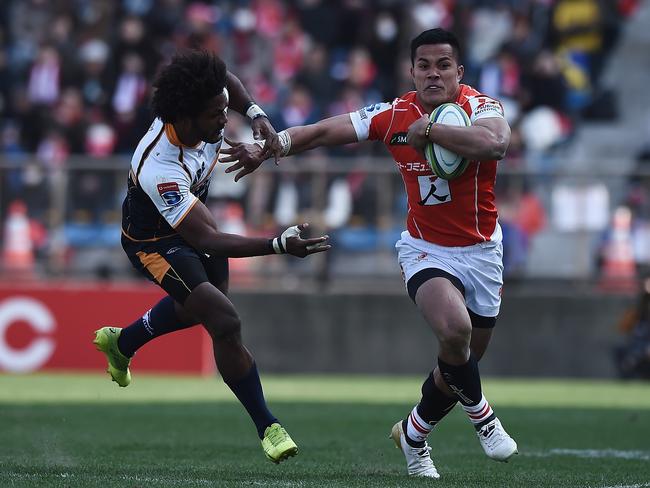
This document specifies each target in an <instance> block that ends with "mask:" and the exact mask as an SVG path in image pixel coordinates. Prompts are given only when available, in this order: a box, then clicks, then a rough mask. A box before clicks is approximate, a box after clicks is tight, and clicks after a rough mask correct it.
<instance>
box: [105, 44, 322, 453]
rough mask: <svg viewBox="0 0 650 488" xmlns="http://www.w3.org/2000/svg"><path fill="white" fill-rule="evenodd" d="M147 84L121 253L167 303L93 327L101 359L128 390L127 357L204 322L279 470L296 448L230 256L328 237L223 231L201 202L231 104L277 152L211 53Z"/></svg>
mask: <svg viewBox="0 0 650 488" xmlns="http://www.w3.org/2000/svg"><path fill="white" fill-rule="evenodd" d="M153 86H154V93H153V99H152V109H153V113H154V116H155V117H156V118H155V120H154V122H153V123H152V124H151V127H150V128H149V131H148V132H147V133H146V134H145V135H144V137H143V138H142V140H141V141H140V143H139V144H138V147H137V148H136V150H135V153H134V155H133V158H132V160H131V170H130V172H129V177H128V193H127V196H126V198H125V200H124V204H123V207H122V214H123V215H122V246H123V248H124V250H125V252H126V254H127V255H128V257H129V259H130V260H131V263H132V264H133V266H134V267H135V268H136V269H138V270H139V271H140V272H141V273H142V274H144V275H145V276H146V277H147V278H149V279H150V280H152V281H153V282H155V283H156V284H158V285H159V286H160V287H161V288H162V289H163V290H165V292H167V295H168V296H167V297H165V298H163V299H162V300H161V301H160V302H159V303H157V304H156V305H155V306H154V307H152V308H151V309H150V310H148V311H147V312H146V313H145V314H144V315H143V316H142V317H141V318H139V319H137V320H136V321H135V322H134V323H133V324H131V325H129V326H128V327H125V328H123V329H122V328H118V327H103V328H101V329H99V330H98V331H96V335H95V340H94V343H95V345H96V347H97V349H98V350H100V351H102V352H103V353H104V354H105V355H106V357H107V359H108V372H109V373H110V375H111V377H112V379H113V380H114V381H116V382H117V383H118V385H119V386H122V387H126V386H128V385H129V383H130V382H131V373H130V371H129V365H130V362H131V358H132V357H133V355H134V354H135V352H136V351H137V350H138V349H139V348H140V347H142V346H143V345H144V344H145V343H147V342H148V341H150V340H151V339H153V338H155V337H158V336H161V335H163V334H167V333H170V332H173V331H176V330H180V329H184V328H187V327H191V326H193V325H196V324H199V323H200V324H203V326H204V327H205V328H206V330H207V331H208V333H209V334H210V337H211V338H212V343H213V350H214V357H215V361H216V363H217V367H218V369H219V372H220V373H221V376H222V377H223V380H224V382H225V383H226V384H227V385H228V386H229V387H230V389H231V390H232V391H233V392H234V394H235V395H236V396H237V398H238V399H239V401H240V402H241V403H242V405H243V406H244V407H245V408H246V410H247V411H248V413H249V415H250V416H251V419H252V420H253V422H254V423H255V426H256V428H257V431H258V434H259V437H260V439H261V441H262V447H263V450H264V453H265V454H266V456H267V457H268V458H269V459H270V460H271V461H273V462H275V463H279V462H280V461H282V460H284V459H286V458H288V457H290V456H293V455H295V454H296V453H297V451H298V448H297V446H296V444H295V443H294V442H293V440H292V439H291V437H290V436H289V435H288V434H287V432H286V431H285V430H284V428H283V427H282V426H281V425H280V423H279V422H278V420H277V419H276V418H275V417H274V416H273V414H272V413H271V412H270V411H269V409H268V408H267V405H266V402H265V399H264V395H263V392H262V385H261V383H260V378H259V375H258V372H257V367H256V365H255V361H254V360H253V357H252V356H251V354H250V352H249V351H248V350H247V349H246V347H245V346H244V345H243V344H242V338H241V324H240V320H239V316H238V314H237V311H236V310H235V308H234V306H233V304H232V303H231V302H230V300H229V299H228V298H227V292H228V258H229V257H232V258H234V257H238V258H240V257H247V256H262V255H267V254H274V253H278V254H281V253H288V254H292V255H294V256H298V257H305V256H307V255H309V254H313V253H316V252H322V251H326V250H327V249H329V245H328V244H327V242H326V241H327V236H322V237H317V238H312V239H302V238H301V237H300V232H301V231H302V230H303V229H304V228H305V227H306V225H307V224H301V225H298V226H294V227H291V228H289V229H287V230H286V231H284V232H283V233H282V235H280V236H278V237H275V238H273V239H267V238H248V237H243V236H239V235H234V234H228V233H224V232H221V231H219V228H218V226H217V224H216V223H215V221H214V218H213V216H212V214H211V213H210V211H209V210H208V208H207V207H206V206H205V201H206V199H207V196H208V187H209V185H210V178H211V176H212V173H213V171H214V170H215V167H216V163H217V158H218V155H219V151H220V149H221V145H222V142H223V141H224V129H225V126H226V122H227V120H228V119H227V109H228V107H231V108H233V109H235V110H236V111H237V112H240V113H242V114H245V115H247V116H248V117H249V118H250V119H252V129H253V132H254V134H259V135H261V136H262V137H266V140H267V143H266V144H265V147H264V149H263V152H264V153H265V157H266V156H271V155H272V154H274V153H276V152H277V149H278V148H279V145H278V140H277V134H276V133H275V130H274V129H273V127H272V126H271V124H270V123H269V121H268V119H267V118H266V116H265V115H264V112H263V111H262V110H261V109H260V108H259V107H258V106H257V105H255V104H254V103H253V102H252V101H251V98H250V95H249V94H248V92H247V91H246V89H245V88H244V87H243V85H242V84H241V82H240V81H239V80H238V79H237V78H236V77H235V76H234V75H232V74H231V73H229V72H228V71H227V70H226V66H225V64H224V63H223V61H221V60H220V59H219V58H218V57H217V56H215V55H214V54H212V53H208V52H205V51H189V52H186V53H183V54H179V55H177V56H175V57H174V58H173V59H172V61H171V63H170V64H169V65H167V66H165V67H164V68H163V69H162V70H161V72H160V73H159V75H158V76H157V78H156V80H155V81H154V83H153Z"/></svg>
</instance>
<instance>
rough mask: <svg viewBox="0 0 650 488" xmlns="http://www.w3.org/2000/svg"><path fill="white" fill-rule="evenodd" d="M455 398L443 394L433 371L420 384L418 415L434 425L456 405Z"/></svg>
mask: <svg viewBox="0 0 650 488" xmlns="http://www.w3.org/2000/svg"><path fill="white" fill-rule="evenodd" d="M457 401H458V400H456V399H455V398H450V397H448V396H447V395H445V394H444V393H443V392H442V391H441V390H440V388H438V385H436V382H435V380H434V379H433V371H432V372H431V374H430V375H429V376H428V377H427V379H426V380H425V381H424V383H423V384H422V399H421V400H420V403H419V404H418V406H417V409H418V415H419V416H420V417H422V419H423V420H426V421H427V422H428V423H429V425H432V426H434V425H436V424H437V423H438V422H440V421H441V420H442V419H443V417H444V416H445V415H447V414H448V413H449V412H451V410H452V408H454V405H456V402H457Z"/></svg>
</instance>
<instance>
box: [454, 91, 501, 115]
mask: <svg viewBox="0 0 650 488" xmlns="http://www.w3.org/2000/svg"><path fill="white" fill-rule="evenodd" d="M456 103H457V104H458V105H460V106H461V107H463V109H464V110H465V112H466V113H467V114H468V115H469V116H470V117H472V118H475V117H479V118H481V117H503V115H504V113H503V105H501V102H500V101H499V100H497V99H496V98H494V97H491V96H489V95H486V94H485V93H481V92H480V91H478V90H477V89H476V88H474V87H472V86H470V85H464V84H461V85H460V92H459V94H458V97H457V98H456Z"/></svg>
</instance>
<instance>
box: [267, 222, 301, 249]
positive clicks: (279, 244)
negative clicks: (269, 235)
mask: <svg viewBox="0 0 650 488" xmlns="http://www.w3.org/2000/svg"><path fill="white" fill-rule="evenodd" d="M299 235H300V229H299V228H298V226H297V225H294V226H292V227H289V228H288V229H287V230H285V231H284V232H283V233H282V234H281V235H280V237H276V238H275V239H273V250H274V251H275V253H276V254H286V253H287V239H288V238H289V237H296V236H299Z"/></svg>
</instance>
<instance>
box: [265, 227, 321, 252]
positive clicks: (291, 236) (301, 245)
mask: <svg viewBox="0 0 650 488" xmlns="http://www.w3.org/2000/svg"><path fill="white" fill-rule="evenodd" d="M307 227H309V224H308V223H304V224H298V225H294V226H293V227H289V228H288V229H287V230H285V231H284V232H283V233H282V235H280V237H276V239H277V240H278V241H279V244H280V245H281V246H282V247H283V248H284V252H286V253H287V254H291V255H292V256H297V257H299V258H304V257H305V256H309V255H310V254H315V253H317V252H323V251H327V250H329V249H330V248H331V247H332V246H331V245H329V244H328V243H327V241H328V240H329V238H330V236H328V235H324V236H320V237H312V238H310V239H303V238H301V237H300V233H301V232H302V231H303V230H305V229H306V228H307Z"/></svg>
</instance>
